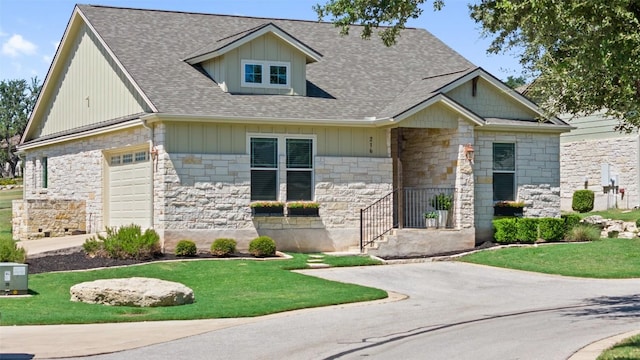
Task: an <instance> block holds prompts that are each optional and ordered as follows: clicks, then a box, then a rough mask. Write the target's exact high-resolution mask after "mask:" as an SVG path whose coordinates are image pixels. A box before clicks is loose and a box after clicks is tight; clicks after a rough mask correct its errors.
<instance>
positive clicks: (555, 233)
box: [538, 218, 565, 241]
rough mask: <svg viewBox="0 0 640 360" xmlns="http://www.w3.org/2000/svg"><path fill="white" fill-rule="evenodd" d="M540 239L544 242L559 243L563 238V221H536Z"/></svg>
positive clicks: (543, 219) (545, 219)
mask: <svg viewBox="0 0 640 360" xmlns="http://www.w3.org/2000/svg"><path fill="white" fill-rule="evenodd" d="M538 228H539V230H540V237H541V238H542V239H544V240H546V241H560V240H562V239H563V238H564V233H565V228H564V220H563V219H558V218H541V219H538Z"/></svg>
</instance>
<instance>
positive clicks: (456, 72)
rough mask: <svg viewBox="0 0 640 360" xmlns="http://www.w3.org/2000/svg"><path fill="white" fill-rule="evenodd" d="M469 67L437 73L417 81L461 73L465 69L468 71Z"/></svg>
mask: <svg viewBox="0 0 640 360" xmlns="http://www.w3.org/2000/svg"><path fill="white" fill-rule="evenodd" d="M469 69H471V67H467V68H464V69H462V70H456V71H452V72H448V73H442V74H436V75H431V76H427V77H423V78H422V79H420V80H416V81H422V80H429V79H435V78H437V77H441V76H449V75H454V74H460V73H463V72H465V71H468V70H469Z"/></svg>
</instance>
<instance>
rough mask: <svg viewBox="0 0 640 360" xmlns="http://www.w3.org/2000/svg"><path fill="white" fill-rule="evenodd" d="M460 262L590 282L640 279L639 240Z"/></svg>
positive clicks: (500, 253) (481, 255)
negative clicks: (581, 279) (585, 278)
mask: <svg viewBox="0 0 640 360" xmlns="http://www.w3.org/2000/svg"><path fill="white" fill-rule="evenodd" d="M460 260H461V261H465V262H470V263H475V264H483V265H490V266H497V267H503V268H510V269H518V270H526V271H535V272H541V273H547V274H558V275H565V276H577V277H587V278H605V279H623V278H637V277H640V239H637V238H636V239H602V240H599V241H594V242H590V243H559V244H550V245H540V246H535V247H533V246H532V247H513V248H504V249H499V250H490V251H481V252H477V253H475V254H471V255H467V256H464V257H462V258H460Z"/></svg>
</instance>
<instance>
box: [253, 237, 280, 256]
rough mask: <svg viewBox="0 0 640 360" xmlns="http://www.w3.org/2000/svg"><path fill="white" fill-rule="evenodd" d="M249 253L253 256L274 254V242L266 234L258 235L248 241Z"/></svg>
mask: <svg viewBox="0 0 640 360" xmlns="http://www.w3.org/2000/svg"><path fill="white" fill-rule="evenodd" d="M249 253H250V254H251V255H253V256H257V257H263V256H273V255H275V254H276V242H275V241H273V239H272V238H270V237H268V236H259V237H257V238H255V239H253V240H251V242H250V243H249Z"/></svg>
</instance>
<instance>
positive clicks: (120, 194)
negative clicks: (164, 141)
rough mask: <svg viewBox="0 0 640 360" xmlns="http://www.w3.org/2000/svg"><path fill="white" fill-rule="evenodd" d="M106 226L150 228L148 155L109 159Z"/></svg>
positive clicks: (128, 154) (122, 155) (143, 152)
mask: <svg viewBox="0 0 640 360" xmlns="http://www.w3.org/2000/svg"><path fill="white" fill-rule="evenodd" d="M109 158H110V159H109V160H110V161H109V226H122V225H129V224H131V223H133V224H136V225H140V226H141V227H142V228H143V229H145V228H150V227H151V197H152V194H151V167H150V166H151V165H150V163H149V152H148V151H135V152H130V153H124V154H120V155H112V156H110V157H109Z"/></svg>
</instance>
